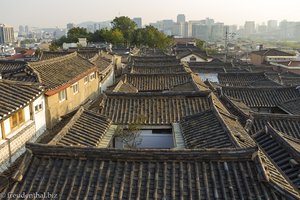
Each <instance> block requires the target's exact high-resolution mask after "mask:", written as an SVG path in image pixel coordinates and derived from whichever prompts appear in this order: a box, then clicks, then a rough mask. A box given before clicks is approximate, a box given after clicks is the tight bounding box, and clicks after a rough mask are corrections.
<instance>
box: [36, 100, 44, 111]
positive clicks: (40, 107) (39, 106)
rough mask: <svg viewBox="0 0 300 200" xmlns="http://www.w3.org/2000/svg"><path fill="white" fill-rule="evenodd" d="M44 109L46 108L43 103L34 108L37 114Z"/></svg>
mask: <svg viewBox="0 0 300 200" xmlns="http://www.w3.org/2000/svg"><path fill="white" fill-rule="evenodd" d="M43 107H44V106H43V102H41V103H39V104H37V105H35V106H34V112H35V113H38V112H41V111H42V110H43V109H44V108H43Z"/></svg>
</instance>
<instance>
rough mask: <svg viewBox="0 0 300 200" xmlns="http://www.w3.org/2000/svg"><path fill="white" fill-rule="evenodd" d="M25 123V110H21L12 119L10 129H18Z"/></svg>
mask: <svg viewBox="0 0 300 200" xmlns="http://www.w3.org/2000/svg"><path fill="white" fill-rule="evenodd" d="M24 122H25V116H24V110H23V109H22V110H20V111H19V112H17V113H15V114H14V115H12V116H11V117H10V128H11V130H13V129H15V128H17V127H18V126H20V125H21V124H22V123H24Z"/></svg>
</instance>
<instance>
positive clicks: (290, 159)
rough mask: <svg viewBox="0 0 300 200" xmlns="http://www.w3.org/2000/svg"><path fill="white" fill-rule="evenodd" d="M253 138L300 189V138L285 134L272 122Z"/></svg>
mask: <svg viewBox="0 0 300 200" xmlns="http://www.w3.org/2000/svg"><path fill="white" fill-rule="evenodd" d="M253 138H254V140H255V141H256V142H257V143H258V145H259V146H260V147H261V148H262V149H263V151H264V152H265V153H266V154H267V155H268V157H269V158H271V160H272V161H273V162H274V163H275V164H276V165H277V166H278V167H279V168H280V169H281V170H282V172H283V173H284V174H285V175H286V176H287V177H288V178H289V180H290V181H291V182H292V183H293V184H294V186H295V187H296V188H298V189H300V152H299V149H300V140H297V139H294V138H290V137H288V136H285V135H283V134H282V133H280V132H278V131H277V130H275V129H274V128H273V127H272V126H270V124H268V125H267V126H266V127H265V128H264V129H262V130H261V131H259V132H257V133H256V134H255V135H253Z"/></svg>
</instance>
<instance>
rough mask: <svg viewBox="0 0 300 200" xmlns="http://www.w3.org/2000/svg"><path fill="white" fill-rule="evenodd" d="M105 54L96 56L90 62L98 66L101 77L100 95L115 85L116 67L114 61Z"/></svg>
mask: <svg viewBox="0 0 300 200" xmlns="http://www.w3.org/2000/svg"><path fill="white" fill-rule="evenodd" d="M102 55H103V54H96V55H95V56H94V57H92V58H90V61H91V62H93V63H95V65H96V66H97V71H98V76H99V93H102V92H104V91H105V90H106V89H107V87H108V86H111V85H112V84H113V83H114V79H115V74H114V65H113V61H112V59H108V58H106V57H104V56H102Z"/></svg>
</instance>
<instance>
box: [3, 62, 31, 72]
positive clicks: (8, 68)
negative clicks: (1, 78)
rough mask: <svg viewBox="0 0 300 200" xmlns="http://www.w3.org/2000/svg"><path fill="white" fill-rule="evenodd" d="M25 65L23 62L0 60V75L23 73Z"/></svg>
mask: <svg viewBox="0 0 300 200" xmlns="http://www.w3.org/2000/svg"><path fill="white" fill-rule="evenodd" d="M25 64H26V63H25V62H21V61H4V60H0V74H5V73H11V72H16V71H22V70H23V68H24V66H25Z"/></svg>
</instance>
